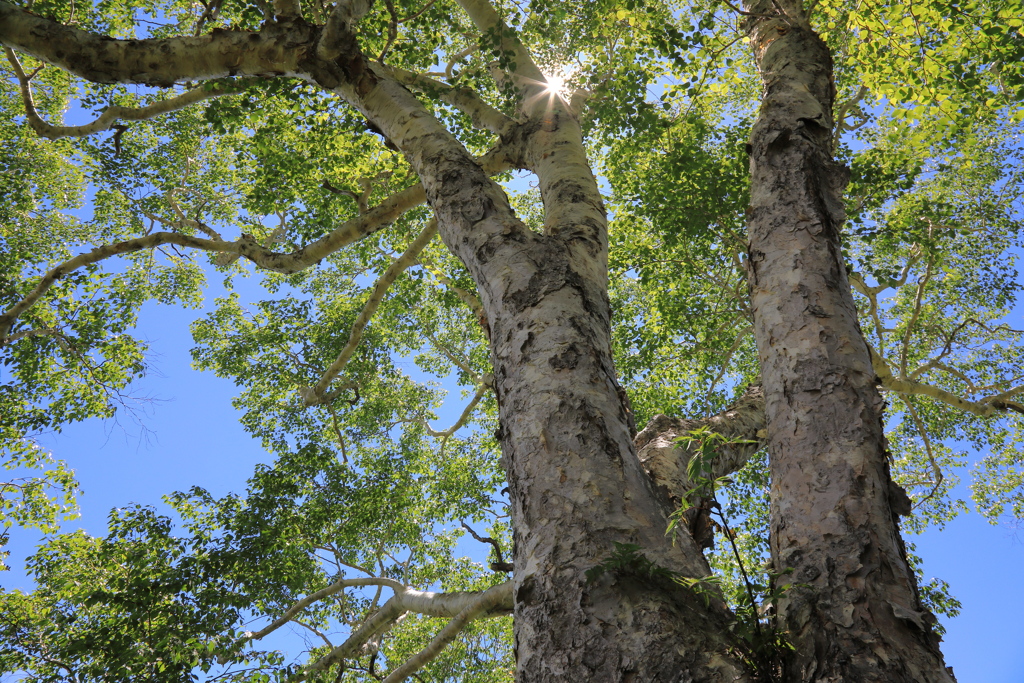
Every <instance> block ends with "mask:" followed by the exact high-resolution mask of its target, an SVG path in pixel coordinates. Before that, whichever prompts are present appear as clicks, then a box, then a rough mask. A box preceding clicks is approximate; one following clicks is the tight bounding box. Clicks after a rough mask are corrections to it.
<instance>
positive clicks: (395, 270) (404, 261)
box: [299, 218, 437, 406]
mask: <svg viewBox="0 0 1024 683" xmlns="http://www.w3.org/2000/svg"><path fill="white" fill-rule="evenodd" d="M435 234H437V219H436V218H431V219H430V221H429V222H428V223H427V226H426V227H425V228H423V231H422V232H420V234H419V235H418V236H417V237H416V239H415V240H413V241H412V244H410V245H409V247H408V248H407V249H406V250H405V253H404V254H402V255H401V256H400V257H398V258H397V259H395V260H394V261H393V262H392V263H391V265H390V266H388V269H387V270H386V271H384V274H383V275H382V276H381V277H380V279H379V280H377V284H376V285H374V287H373V292H372V293H371V294H370V298H369V299H367V301H366V304H365V305H364V306H363V310H362V311H360V312H359V315H358V316H357V317H356V320H355V322H354V323H353V324H352V330H351V332H349V337H348V342H347V343H346V344H345V347H344V348H343V349H342V350H341V353H340V354H338V358H337V360H335V361H334V362H333V363H332V364H331V366H330V367H329V368H327V371H326V372H324V374H323V376H322V377H321V378H320V381H318V382H317V383H316V384H315V385H314V386H312V387H300V388H299V394H300V395H301V396H302V402H303V405H306V406H314V405H319V404H320V403H323V402H324V400H325V392H326V391H327V387H328V386H330V384H331V382H332V381H334V378H335V377H337V376H338V375H339V374H341V371H342V370H344V369H345V366H346V365H347V364H348V361H349V359H351V358H352V354H353V353H355V350H356V347H357V346H358V345H359V340H360V339H362V338H363V329H365V328H366V324H367V323H369V322H370V318H372V317H373V314H374V313H376V312H377V308H378V307H379V306H380V304H381V301H383V300H384V295H385V294H386V293H387V291H388V287H390V286H391V284H392V283H393V282H394V281H395V280H396V279H397V278H398V276H399V275H401V274H402V273H403V272H405V269H406V268H408V267H409V266H411V265H413V264H414V263H415V262H416V257H417V256H419V254H420V252H421V251H423V249H424V247H426V246H427V243H428V242H430V240H431V239H433V237H434V235H435Z"/></svg>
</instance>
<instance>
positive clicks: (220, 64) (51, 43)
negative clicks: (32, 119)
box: [0, 0, 316, 87]
mask: <svg viewBox="0 0 1024 683" xmlns="http://www.w3.org/2000/svg"><path fill="white" fill-rule="evenodd" d="M315 31H316V27H314V26H312V25H310V24H305V23H301V22H287V23H279V22H269V23H267V24H265V25H264V29H263V30H261V31H260V32H259V33H251V32H249V31H223V30H218V31H214V32H212V33H210V34H209V35H205V36H198V37H181V38H165V39H152V38H150V39H145V40H116V39H113V38H110V37H108V36H102V35H99V34H95V33H90V32H88V31H82V30H80V29H77V28H74V27H71V26H64V25H62V24H60V23H58V22H56V21H51V20H50V19H45V18H43V17H40V16H37V15H35V14H32V13H31V12H26V11H25V10H22V9H20V8H18V7H15V6H13V5H11V4H9V3H7V2H5V1H4V0H0V43H2V44H4V45H6V46H8V47H11V48H14V49H16V50H18V51H20V52H25V53H27V54H30V55H32V56H33V57H35V58H37V59H40V60H42V61H44V62H47V63H49V64H53V65H55V66H58V67H60V68H61V69H64V70H65V71H68V72H70V73H73V74H75V75H76V76H80V77H82V78H84V79H86V80H88V81H92V82H94V83H138V84H142V85H152V86H157V87H170V86H171V85H173V84H175V83H179V82H182V81H207V80H211V79H215V78H224V77H227V76H265V77H282V76H284V77H289V76H300V75H302V73H303V71H304V70H303V69H302V68H301V67H300V63H301V62H303V60H305V59H306V58H307V54H308V51H309V46H310V45H311V43H312V40H313V37H314V35H315Z"/></svg>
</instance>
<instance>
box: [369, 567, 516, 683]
mask: <svg viewBox="0 0 1024 683" xmlns="http://www.w3.org/2000/svg"><path fill="white" fill-rule="evenodd" d="M511 601H512V582H511V581H508V582H505V583H503V584H499V585H497V586H494V587H493V588H489V589H487V590H486V591H484V592H483V593H481V594H480V595H479V596H478V597H477V599H476V600H475V601H474V602H472V603H471V604H469V605H467V606H466V608H465V609H463V610H462V611H461V612H459V613H458V614H457V615H456V616H455V618H454V619H452V620H451V621H450V622H448V624H447V625H446V626H445V627H444V628H443V629H441V631H440V633H438V634H437V635H436V636H434V639H433V640H431V641H430V644H429V645H427V646H426V647H425V648H423V649H422V650H421V651H420V652H418V653H417V654H415V655H413V656H412V657H410V658H409V659H407V660H405V661H404V662H403V663H402V664H401V665H400V666H399V667H398V668H397V669H395V670H394V671H392V672H391V673H390V674H389V675H388V677H387V678H385V679H384V683H399V681H404V680H405V679H406V678H408V677H409V676H410V675H412V674H413V673H414V672H416V671H417V670H419V669H420V668H422V667H423V665H425V664H426V663H427V662H429V661H430V660H432V659H433V658H434V657H436V656H437V655H438V654H440V653H441V650H443V649H444V648H445V647H446V646H447V645H448V643H450V642H452V641H453V640H455V637H456V636H458V635H459V633H460V632H461V631H462V630H463V629H465V628H466V626H467V625H468V624H469V622H471V621H473V620H475V619H479V618H480V617H482V616H484V615H486V614H487V613H489V612H490V611H491V610H493V609H495V608H496V607H499V606H503V605H505V604H507V603H511Z"/></svg>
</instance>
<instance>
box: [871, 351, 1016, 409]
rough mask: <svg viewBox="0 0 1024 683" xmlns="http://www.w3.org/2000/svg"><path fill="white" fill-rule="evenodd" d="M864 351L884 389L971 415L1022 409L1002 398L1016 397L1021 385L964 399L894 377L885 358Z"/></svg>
mask: <svg viewBox="0 0 1024 683" xmlns="http://www.w3.org/2000/svg"><path fill="white" fill-rule="evenodd" d="M868 350H869V351H870V352H871V366H872V368H873V369H874V371H875V374H876V375H878V383H879V384H880V385H881V386H882V387H883V388H884V389H888V390H889V391H895V392H897V393H900V394H911V395H915V396H928V397H930V398H934V399H935V400H937V401H942V402H943V403H946V404H948V405H951V406H953V407H955V408H960V409H961V410H966V411H967V412H969V413H971V414H972V415H977V416H978V417H991V416H993V415H995V414H996V413H997V412H999V411H1007V410H1012V411H1014V412H1024V408H1022V407H1020V406H1019V405H1018V404H1017V403H1015V402H1013V401H1007V400H1006V399H1008V398H1010V397H1012V396H1016V395H1017V394H1020V393H1024V386H1019V387H1013V388H1012V389H1008V390H1006V391H1004V392H1003V393H1001V394H996V395H994V396H989V397H987V398H983V399H981V400H980V401H968V400H967V399H965V398H961V397H960V396H957V395H956V394H954V393H952V392H950V391H946V390H945V389H942V388H939V387H937V386H933V385H931V384H923V383H921V382H918V381H915V380H912V379H897V378H896V377H894V376H893V374H892V370H891V369H890V368H889V364H888V363H887V362H886V361H885V359H884V358H882V357H881V356H880V355H879V354H878V352H877V351H875V350H874V349H872V348H871V347H870V346H868Z"/></svg>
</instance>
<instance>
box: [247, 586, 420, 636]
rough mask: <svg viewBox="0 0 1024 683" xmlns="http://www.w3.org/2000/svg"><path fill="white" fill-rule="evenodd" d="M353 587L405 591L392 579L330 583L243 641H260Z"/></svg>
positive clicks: (403, 587)
mask: <svg viewBox="0 0 1024 683" xmlns="http://www.w3.org/2000/svg"><path fill="white" fill-rule="evenodd" d="M355 586H386V587H387V588H391V589H393V590H394V591H395V592H396V593H397V592H399V591H404V590H405V586H403V585H402V584H400V583H399V582H398V581H395V580H394V579H388V578H378V577H363V578H356V579H341V580H340V581H335V582H334V583H332V584H331V585H330V586H327V587H326V588H321V589H320V590H318V591H317V592H315V593H311V594H309V595H307V596H306V597H304V598H302V599H301V600H299V601H298V602H296V603H295V604H294V605H292V606H291V607H289V608H288V609H287V610H285V612H284V614H282V615H281V616H280V617H278V618H277V619H275V620H274V621H273V622H271V623H270V624H269V625H267V626H266V627H264V628H262V629H260V630H259V631H257V632H255V633H251V634H246V636H245V640H260V639H261V638H263V637H265V636H268V635H270V634H271V633H273V632H274V631H276V630H277V629H279V628H281V627H282V626H284V625H285V624H287V623H288V622H289V621H291V620H292V618H293V617H294V616H295V615H296V614H298V613H299V612H301V611H302V610H304V609H306V608H307V607H309V606H310V605H312V604H313V603H314V602H319V601H320V600H323V599H324V598H328V597H330V596H332V595H334V594H335V593H339V592H341V591H342V590H344V589H346V588H351V587H355Z"/></svg>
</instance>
